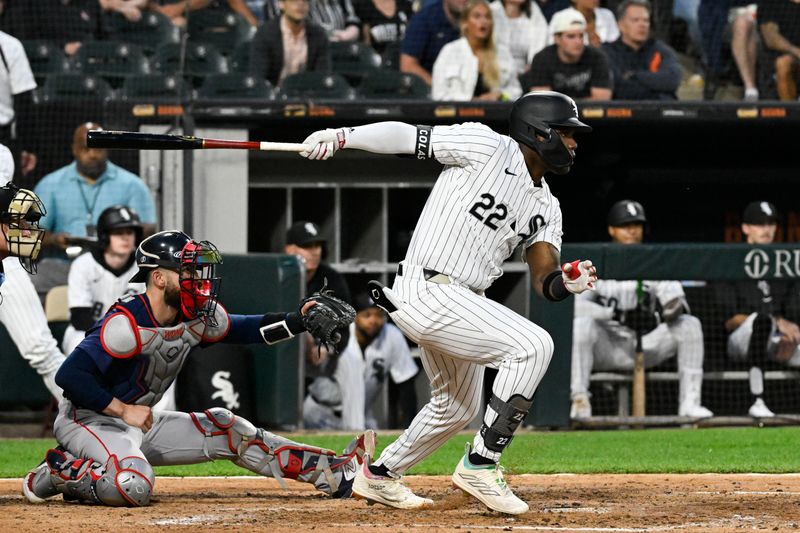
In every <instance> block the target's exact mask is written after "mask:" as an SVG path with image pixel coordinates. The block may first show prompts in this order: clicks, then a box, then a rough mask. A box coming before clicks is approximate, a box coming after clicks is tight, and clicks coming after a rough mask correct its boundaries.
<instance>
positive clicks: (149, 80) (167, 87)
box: [119, 74, 188, 102]
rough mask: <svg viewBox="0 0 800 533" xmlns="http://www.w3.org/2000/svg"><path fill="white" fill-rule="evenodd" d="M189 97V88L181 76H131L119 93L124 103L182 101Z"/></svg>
mask: <svg viewBox="0 0 800 533" xmlns="http://www.w3.org/2000/svg"><path fill="white" fill-rule="evenodd" d="M187 95H188V88H187V87H186V85H185V83H184V82H183V78H181V77H180V76H168V75H166V74H152V75H149V76H131V77H129V78H126V79H125V83H123V84H122V89H120V92H119V99H120V100H123V101H136V102H141V101H148V100H165V101H166V100H171V101H176V100H179V101H182V100H183V99H184V98H185V97H186V96H187Z"/></svg>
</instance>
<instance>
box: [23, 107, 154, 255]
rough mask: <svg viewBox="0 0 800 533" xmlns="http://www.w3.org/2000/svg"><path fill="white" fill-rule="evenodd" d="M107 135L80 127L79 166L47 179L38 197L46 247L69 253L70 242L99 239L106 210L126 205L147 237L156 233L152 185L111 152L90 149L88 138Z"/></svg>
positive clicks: (75, 150)
mask: <svg viewBox="0 0 800 533" xmlns="http://www.w3.org/2000/svg"><path fill="white" fill-rule="evenodd" d="M92 129H102V128H101V127H100V126H99V125H98V124H95V123H93V122H88V123H86V124H82V125H80V126H78V128H77V129H76V130H75V134H74V135H73V139H72V154H73V155H74V156H75V161H73V162H72V163H70V164H69V165H67V166H65V167H61V168H60V169H58V170H56V171H54V172H51V173H50V174H48V175H46V176H45V177H44V178H42V180H41V181H40V182H39V183H38V184H37V185H36V188H35V192H36V194H38V195H39V197H40V198H41V199H42V202H44V204H45V205H46V206H47V215H46V216H44V217H43V218H42V227H44V228H45V229H47V230H48V233H47V235H46V236H45V239H44V243H45V245H46V246H56V247H58V248H60V249H62V250H63V249H66V248H67V246H68V244H69V238H70V237H89V238H94V237H96V235H97V233H96V224H97V218H98V217H99V216H100V213H102V212H103V210H104V209H105V208H106V207H109V206H112V205H115V204H127V205H130V206H131V207H132V208H133V209H135V210H136V211H137V212H138V213H139V214H140V216H141V217H142V222H143V223H144V233H145V235H149V234H151V233H153V232H154V231H155V223H156V211H155V204H154V203H153V198H152V197H151V196H150V191H149V190H148V189H147V185H145V184H144V182H143V181H142V180H141V179H140V178H139V176H136V175H135V174H131V173H130V172H128V171H127V170H124V169H122V168H120V167H118V166H117V165H115V164H114V163H112V162H111V161H109V160H108V151H107V150H103V149H98V148H88V147H87V146H86V133H87V132H88V131H89V130H92Z"/></svg>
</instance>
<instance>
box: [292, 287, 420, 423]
mask: <svg viewBox="0 0 800 533" xmlns="http://www.w3.org/2000/svg"><path fill="white" fill-rule="evenodd" d="M353 307H355V309H356V312H357V314H356V319H355V322H353V323H352V324H351V325H350V340H349V342H348V343H347V346H346V347H345V348H344V349H343V350H342V353H341V354H339V357H338V358H336V360H335V361H334V360H329V361H331V363H332V364H330V367H331V368H328V369H327V372H326V373H325V375H322V376H319V377H317V378H316V379H315V380H314V381H313V382H312V384H311V386H310V387H309V394H308V395H307V396H306V400H305V402H304V403H303V421H304V423H305V427H306V429H349V430H362V429H365V428H371V429H377V427H378V424H377V420H376V419H375V415H374V413H373V408H374V406H375V404H376V402H378V401H379V398H380V394H381V391H382V390H383V387H384V385H385V383H386V378H387V377H391V379H392V381H394V382H395V383H398V384H401V383H405V382H407V381H408V380H410V379H412V378H413V377H414V376H416V375H417V372H419V369H418V368H417V364H416V363H415V362H414V359H413V358H412V357H411V352H410V350H409V349H408V343H407V342H406V339H405V337H403V334H402V333H401V332H400V330H399V329H397V327H396V326H394V325H392V324H387V323H386V312H385V311H384V310H383V309H381V308H380V307H378V305H377V304H376V303H375V302H374V301H373V300H372V298H370V297H369V295H367V294H366V293H360V294H357V295H356V297H355V299H354V301H353ZM411 392H413V388H412V389H411Z"/></svg>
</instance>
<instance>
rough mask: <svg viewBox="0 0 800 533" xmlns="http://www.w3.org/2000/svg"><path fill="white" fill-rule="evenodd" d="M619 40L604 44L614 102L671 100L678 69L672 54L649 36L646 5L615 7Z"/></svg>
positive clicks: (633, 2) (632, 0) (634, 2)
mask: <svg viewBox="0 0 800 533" xmlns="http://www.w3.org/2000/svg"><path fill="white" fill-rule="evenodd" d="M617 18H618V21H619V31H620V34H621V36H620V38H619V39H617V40H616V41H614V42H613V43H605V44H604V45H603V51H604V52H605V53H606V55H607V56H608V62H609V64H610V65H611V72H612V74H613V77H614V99H616V100H675V99H677V94H676V91H677V90H678V86H679V85H680V83H681V77H682V74H681V67H680V65H679V64H678V58H677V55H676V54H675V51H674V50H673V49H672V48H670V47H669V46H667V45H666V44H664V43H663V42H662V41H660V40H657V39H654V38H652V37H650V2H648V1H647V0H623V2H622V3H620V5H619V7H618V8H617Z"/></svg>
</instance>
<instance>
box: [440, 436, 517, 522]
mask: <svg viewBox="0 0 800 533" xmlns="http://www.w3.org/2000/svg"><path fill="white" fill-rule="evenodd" d="M471 451H472V446H470V445H469V444H467V447H466V452H465V453H464V457H463V458H462V459H461V461H459V462H458V466H456V471H455V472H453V484H454V485H455V486H456V487H457V488H459V489H461V490H463V491H464V492H466V493H467V494H471V495H472V496H474V497H476V498H477V499H478V500H480V502H481V503H483V504H484V505H485V506H486V507H488V508H489V509H491V510H493V511H497V512H499V513H505V514H522V513H527V512H528V504H527V503H525V502H524V501H522V500H520V499H519V498H517V496H516V495H515V494H514V493H513V492H511V489H510V488H508V485H507V484H506V481H505V479H503V467H502V466H500V465H473V464H472V463H470V462H469V454H470V452H471Z"/></svg>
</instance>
